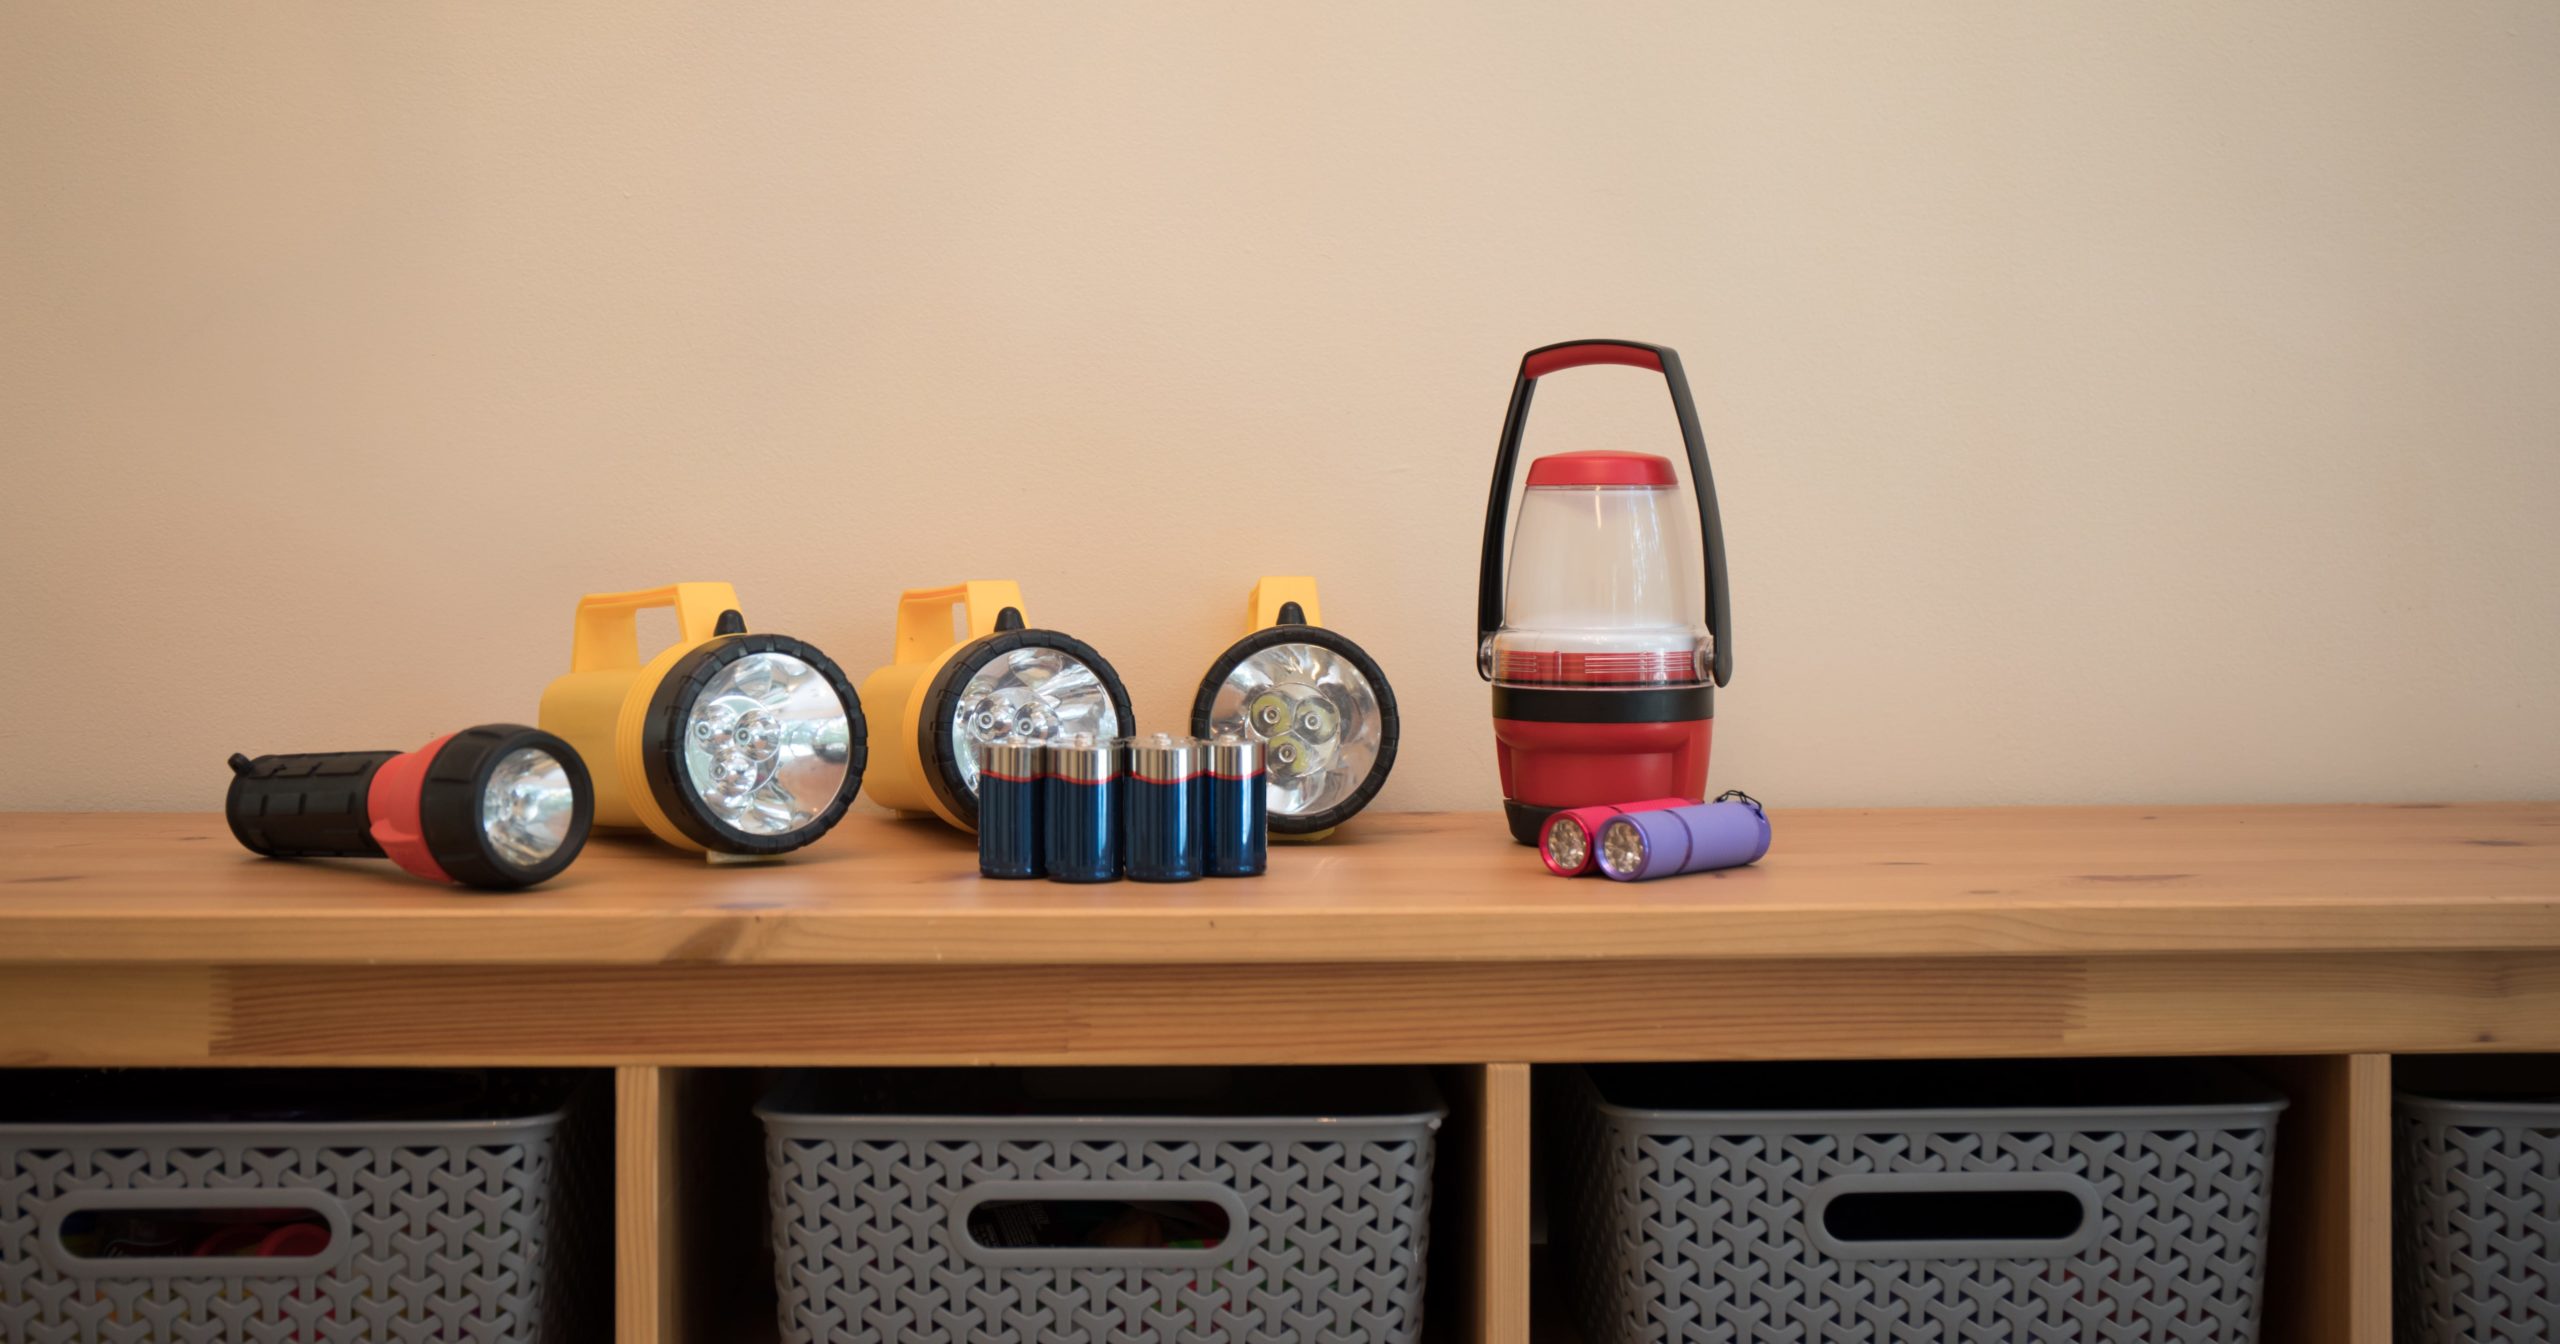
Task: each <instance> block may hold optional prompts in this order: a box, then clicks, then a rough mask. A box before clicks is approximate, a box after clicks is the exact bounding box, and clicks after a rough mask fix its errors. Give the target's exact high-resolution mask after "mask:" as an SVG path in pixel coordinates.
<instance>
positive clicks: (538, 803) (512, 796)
mask: <svg viewBox="0 0 2560 1344" xmlns="http://www.w3.org/2000/svg"><path fill="white" fill-rule="evenodd" d="M577 804H578V790H577V789H576V788H575V787H574V786H572V785H571V784H570V782H569V767H567V766H565V765H562V764H561V763H560V758H559V757H557V756H554V755H552V754H551V753H550V752H547V751H544V750H543V749H542V748H540V747H518V748H516V749H515V750H513V751H510V752H508V753H507V754H506V755H504V756H502V757H499V758H498V768H497V769H495V770H492V771H490V772H489V787H488V788H487V789H485V790H483V791H482V792H481V794H480V833H481V835H482V836H483V837H485V838H486V839H487V840H488V842H489V848H490V849H491V850H492V851H493V852H495V853H496V854H497V855H498V857H500V858H502V859H504V860H506V861H507V862H509V863H513V864H518V865H521V866H523V867H526V868H532V867H535V866H536V865H538V864H540V863H541V862H542V861H543V860H545V859H548V858H550V857H551V856H552V855H554V854H557V853H559V852H560V846H561V845H562V844H563V843H564V842H566V841H567V840H568V838H569V826H570V822H571V820H572V818H573V817H574V815H575V813H576V810H577Z"/></svg>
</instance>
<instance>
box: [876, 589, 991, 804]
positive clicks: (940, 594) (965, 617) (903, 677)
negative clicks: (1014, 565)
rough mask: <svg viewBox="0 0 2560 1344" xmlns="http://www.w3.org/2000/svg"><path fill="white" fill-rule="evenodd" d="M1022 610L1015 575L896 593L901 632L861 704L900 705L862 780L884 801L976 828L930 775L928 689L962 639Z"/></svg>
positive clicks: (967, 639)
mask: <svg viewBox="0 0 2560 1344" xmlns="http://www.w3.org/2000/svg"><path fill="white" fill-rule="evenodd" d="M1007 608H1011V609H1012V610H1013V611H1014V612H1015V613H1016V614H1020V612H1021V611H1022V588H1021V586H1020V585H1019V584H1016V583H1014V582H1013V581H1012V580H1010V579H972V580H970V581H969V582H967V583H954V584H948V585H945V586H943V587H940V588H910V589H908V590H906V591H905V592H903V593H900V594H898V637H897V648H896V652H895V655H894V657H893V660H892V661H891V662H890V664H889V665H888V666H887V667H884V668H881V669H880V670H879V671H877V672H874V673H872V674H871V675H870V676H868V677H866V678H864V679H863V682H862V703H864V704H866V705H889V706H895V707H896V710H895V714H894V716H893V717H892V718H891V719H890V723H891V724H892V725H893V727H892V731H891V734H890V737H889V747H888V749H887V750H884V751H879V752H875V753H874V754H873V756H872V760H871V771H870V774H869V776H868V777H867V778H866V780H865V781H864V782H865V783H866V784H868V785H869V786H870V789H871V796H872V798H873V799H874V800H875V801H877V802H879V803H880V804H881V805H882V806H884V807H888V808H891V809H894V810H896V811H899V812H907V813H927V814H931V815H933V816H936V817H940V818H941V819H942V820H943V821H945V822H947V823H949V824H951V825H953V826H957V827H959V828H960V829H962V830H964V831H975V830H976V829H977V824H976V821H975V819H974V818H969V817H963V816H961V815H960V814H959V813H958V812H957V811H955V810H954V809H953V808H952V807H951V805H950V804H949V803H947V802H945V801H944V800H943V798H942V796H941V794H939V793H938V792H936V791H935V789H934V787H933V784H932V781H930V780H928V779H927V778H926V777H925V771H926V769H927V768H928V765H927V762H926V761H925V758H924V750H923V746H922V743H923V741H924V710H925V701H926V700H927V699H928V698H929V697H928V696H927V695H926V694H925V692H926V690H927V689H928V688H930V687H931V686H932V685H933V679H934V677H935V675H936V674H938V673H939V672H941V670H942V666H943V664H945V663H947V662H949V661H951V655H952V654H954V653H957V652H958V651H959V650H960V648H961V646H962V645H965V644H967V643H969V642H970V641H971V640H975V639H979V638H983V637H984V636H987V635H991V634H994V633H995V630H996V618H997V616H998V615H1000V614H1002V613H1003V612H1004V611H1005V609H1007Z"/></svg>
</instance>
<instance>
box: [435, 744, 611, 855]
mask: <svg viewBox="0 0 2560 1344" xmlns="http://www.w3.org/2000/svg"><path fill="white" fill-rule="evenodd" d="M527 747H530V748H533V749H534V750H537V751H540V752H543V753H546V754H547V755H549V756H550V757H551V759H552V760H554V761H557V762H559V763H560V769H561V770H562V772H564V773H566V774H567V775H568V776H569V797H570V804H569V829H568V831H567V833H566V834H564V835H562V836H561V837H560V846H559V848H557V849H554V850H553V851H551V853H550V854H549V855H548V856H547V857H545V858H544V859H543V860H542V861H541V862H540V863H533V864H523V863H517V862H515V861H514V860H512V859H509V858H507V857H506V856H504V855H502V854H500V853H499V852H498V851H497V849H496V848H495V847H494V846H492V845H491V844H490V843H489V833H488V831H487V829H486V828H485V827H484V826H483V825H482V824H481V817H480V802H481V799H482V798H483V797H484V796H485V795H486V794H487V793H488V790H489V779H490V777H491V776H493V775H495V774H496V773H497V771H498V766H499V765H500V764H501V763H503V762H504V761H505V760H506V759H507V757H508V756H510V755H512V754H514V753H515V752H517V751H521V750H523V749H525V748H527ZM595 816H596V787H595V781H594V780H593V779H592V778H590V777H589V776H588V774H587V763H586V761H585V760H584V759H583V758H581V757H580V756H579V755H578V749H577V748H575V747H572V746H570V745H569V744H568V743H566V742H563V741H561V740H560V739H559V738H557V737H554V736H552V735H551V734H549V733H546V732H544V731H542V730H541V729H539V728H527V727H525V726H524V725H523V724H520V723H484V724H481V725H479V726H478V727H476V728H465V729H463V730H461V731H460V732H457V733H455V734H454V735H453V736H451V737H450V738H447V739H446V740H445V744H444V746H443V748H442V749H441V750H439V751H437V752H436V755H435V759H434V760H432V761H429V762H427V769H426V774H425V776H424V777H423V778H422V779H421V780H420V781H419V784H418V834H419V838H420V839H422V840H424V841H425V842H426V846H427V853H428V855H429V856H430V857H432V858H433V859H434V860H435V862H436V866H437V867H439V868H442V869H443V870H444V871H445V875H446V876H448V877H451V878H452V879H453V880H454V881H456V882H459V883H461V884H462V885H464V886H466V887H482V888H485V889H488V890H491V891H512V890H514V889H516V888H518V887H530V886H532V885H534V884H535V883H538V882H544V881H548V880H549V879H551V878H552V877H554V876H557V875H558V874H559V872H560V870H561V869H564V868H566V867H568V866H569V864H570V862H571V861H572V860H574V859H576V858H577V857H578V851H579V850H580V849H583V848H585V846H586V843H587V831H588V829H589V828H590V827H591V826H593V825H594V824H595Z"/></svg>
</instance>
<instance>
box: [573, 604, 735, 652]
mask: <svg viewBox="0 0 2560 1344" xmlns="http://www.w3.org/2000/svg"><path fill="white" fill-rule="evenodd" d="M652 607H673V608H675V609H676V631H677V635H676V638H677V639H678V640H680V641H682V642H683V643H686V644H699V643H701V642H702V641H704V640H706V639H709V638H711V636H712V634H713V633H714V632H715V631H717V630H718V629H719V627H720V613H722V612H724V611H736V610H738V590H737V589H735V588H732V587H730V586H729V585H727V584H725V583H671V584H668V585H667V586H666V587H664V588H641V589H637V590H635V591H632V592H628V593H589V594H587V595H586V596H585V597H582V598H579V599H578V625H577V632H576V634H575V635H573V636H572V637H571V640H570V643H569V670H570V671H572V672H613V671H619V670H621V669H623V668H636V667H638V666H640V613H641V612H643V611H646V610H648V609H650V608H652Z"/></svg>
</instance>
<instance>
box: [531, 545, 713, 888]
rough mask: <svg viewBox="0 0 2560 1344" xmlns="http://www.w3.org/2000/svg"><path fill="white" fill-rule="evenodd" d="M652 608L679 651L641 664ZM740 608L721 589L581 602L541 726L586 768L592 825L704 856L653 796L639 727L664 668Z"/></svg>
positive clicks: (674, 588) (651, 591)
mask: <svg viewBox="0 0 2560 1344" xmlns="http://www.w3.org/2000/svg"><path fill="white" fill-rule="evenodd" d="M655 607H673V608H675V613H676V632H677V633H676V642H675V643H674V644H672V645H670V646H668V647H667V648H666V649H665V650H663V651H661V652H660V653H659V654H658V655H657V656H656V657H653V658H651V659H649V660H648V661H647V662H646V663H643V662H642V661H641V660H640V622H639V614H640V613H641V612H642V611H645V610H648V609H651V608H655ZM737 609H738V593H737V590H736V589H735V588H732V587H731V586H729V585H728V584H725V583H674V584H668V585H667V586H665V587H663V588H643V589H640V590H638V591H635V592H628V593H589V594H587V595H586V596H585V597H582V598H579V599H578V615H577V625H576V628H575V632H574V633H573V635H572V636H571V640H570V646H569V671H568V672H567V673H566V674H565V675H562V676H560V677H557V678H555V679H553V681H552V683H551V684H550V685H549V686H548V687H546V688H544V690H543V692H542V713H541V722H540V726H541V728H542V730H543V731H544V732H546V733H550V734H552V735H554V736H556V737H558V738H560V739H561V740H563V741H565V742H567V743H568V744H569V745H570V746H573V747H576V748H577V749H578V754H579V755H580V756H583V757H585V758H586V759H587V761H588V763H589V772H590V773H591V774H592V775H593V776H594V777H595V791H596V812H595V824H596V825H598V826H604V827H617V828H621V829H624V830H630V829H645V830H647V831H648V832H649V833H650V834H651V835H654V836H656V837H658V838H659V839H660V840H664V841H665V842H667V843H668V844H670V845H673V846H675V847H676V848H678V849H683V850H690V851H692V852H693V853H697V854H699V853H702V852H704V851H705V849H706V848H707V847H706V846H704V845H702V844H700V843H698V842H697V841H695V840H694V839H693V838H692V837H690V836H688V835H686V834H685V833H684V832H683V831H681V830H678V829H677V828H676V824H675V823H674V822H673V821H670V820H668V818H667V814H666V811H665V809H663V808H661V807H660V806H659V805H658V800H657V798H656V797H655V796H653V795H652V794H651V793H650V791H649V788H648V786H647V784H646V783H645V779H646V776H645V774H644V770H645V769H646V766H645V763H644V762H643V761H642V759H641V750H642V748H641V739H642V720H643V719H645V718H646V717H647V715H648V711H649V697H650V696H651V695H653V694H655V693H656V691H657V689H658V683H659V682H661V681H664V680H665V679H666V675H667V669H668V668H670V667H672V666H674V665H675V661H676V660H677V659H678V658H681V657H683V656H684V655H685V654H687V653H689V652H691V651H692V650H693V649H695V648H697V647H699V646H701V645H702V644H704V643H707V642H708V641H710V640H712V639H714V638H716V637H717V636H718V635H719V634H720V633H721V631H720V618H721V616H722V615H723V614H724V613H727V612H733V611H736V610H737Z"/></svg>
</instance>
